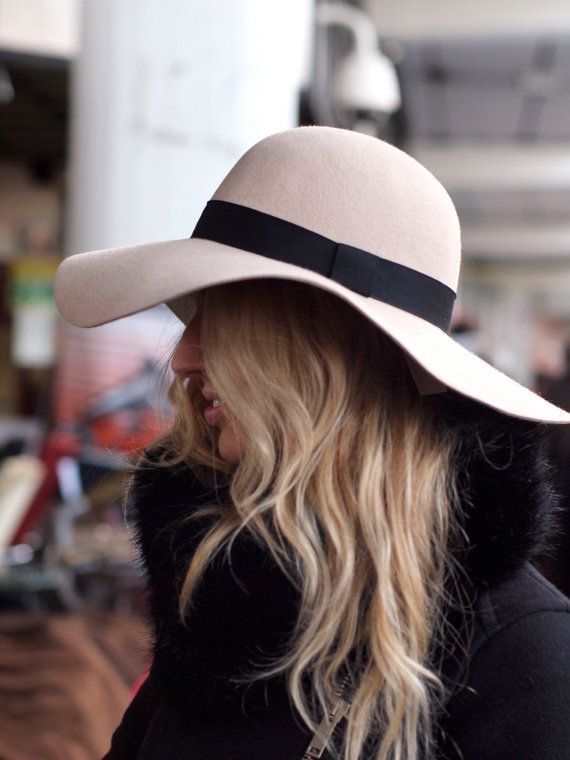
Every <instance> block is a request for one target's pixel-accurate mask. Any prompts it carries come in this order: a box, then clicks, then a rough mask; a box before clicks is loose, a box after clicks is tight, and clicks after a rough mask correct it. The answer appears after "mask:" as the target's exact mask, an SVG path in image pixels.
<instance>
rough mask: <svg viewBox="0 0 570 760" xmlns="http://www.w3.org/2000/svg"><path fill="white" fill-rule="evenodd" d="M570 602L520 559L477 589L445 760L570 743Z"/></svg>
mask: <svg viewBox="0 0 570 760" xmlns="http://www.w3.org/2000/svg"><path fill="white" fill-rule="evenodd" d="M569 651H570V600H569V599H568V598H567V597H566V596H565V595H564V594H562V593H561V592H560V591H559V590H558V589H556V588H555V587H554V586H553V585H552V584H551V583H549V581H547V580H546V579H545V578H544V577H543V576H542V575H541V574H540V572H539V571H538V570H536V568H534V567H533V566H532V565H530V563H525V564H524V565H523V566H522V567H521V568H519V570H517V571H516V572H514V573H512V574H511V575H510V576H508V577H507V578H505V579H504V580H503V581H501V582H500V583H499V584H497V585H496V586H494V587H493V588H490V589H488V590H487V591H485V592H484V593H482V594H481V596H480V598H479V601H478V604H477V610H476V626H475V632H474V639H473V643H472V647H471V656H470V658H469V660H468V665H467V670H466V672H465V675H464V679H463V684H462V687H461V688H460V689H459V691H457V692H456V693H455V695H454V696H453V698H452V699H451V700H450V702H449V704H448V705H447V708H446V715H445V718H444V720H443V721H442V730H443V736H444V743H443V746H444V747H445V751H444V753H443V754H442V757H445V759H446V760H448V759H449V760H451V759H453V760H455V758H462V760H475V758H477V760H491V758H493V759H494V758H497V757H501V758H503V760H515V759H516V760H518V758H521V757H524V758H526V760H542V759H543V758H550V757H552V758H554V757H565V754H564V753H565V752H567V750H568V747H569V746H570V657H569V656H568V653H569Z"/></svg>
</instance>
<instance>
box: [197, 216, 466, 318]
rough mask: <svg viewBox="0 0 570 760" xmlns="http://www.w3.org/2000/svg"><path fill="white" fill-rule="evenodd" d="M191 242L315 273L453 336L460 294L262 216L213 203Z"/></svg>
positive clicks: (398, 266)
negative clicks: (451, 330)
mask: <svg viewBox="0 0 570 760" xmlns="http://www.w3.org/2000/svg"><path fill="white" fill-rule="evenodd" d="M192 237H193V238H205V239H206V240H213V241H216V242H218V243H223V244H224V245H230V246H232V247H234V248H239V249H241V250H243V251H250V252H251V253H257V254H259V255H261V256H267V257H268V258H270V259H275V260H277V261H283V262H285V263H287V264H295V265H296V266H300V267H303V268H304V269H310V270H311V271H312V272H316V273H317V274H321V275H324V276H325V277H329V278H330V279H331V280H334V281H335V282H338V283H339V284H340V285H344V286H345V287H346V288H349V289H350V290H352V291H354V292H355V293H358V294H360V295H362V296H367V297H370V298H376V299H377V300H378V301H384V303H388V304H390V305H391V306H397V307H398V308H399V309H403V310H404V311H407V312H410V314H415V315H416V316H417V317H421V318H422V319H425V320H427V321H428V322H431V323H432V324H433V325H435V326H436V327H439V328H440V329H442V330H444V331H445V332H448V331H449V325H450V322H451V312H452V310H453V304H454V301H455V293H454V292H453V290H452V289H451V288H449V287H447V285H444V284H443V283H442V282H439V281H438V280H435V279H434V278H433V277H429V276H428V275H426V274H423V273H422V272H417V271H416V270H415V269H411V268H410V267H407V266H404V265H403V264H396V263H395V262H393V261H388V260H387V259H382V258H380V257H378V256H376V255H375V254H373V253H369V252H368V251H363V250H362V249H360V248H354V247H353V246H351V245H346V244H344V243H337V242H335V241H334V240H330V239H329V238H327V237H324V236H323V235H319V234H318V233H317V232H312V231H311V230H308V229H306V228H305V227H300V226H299V225H297V224H293V223H292V222H287V221H285V220H284V219H279V218H278V217H276V216H271V214H265V213H264V212H263V211H256V210H255V209H252V208H248V207H247V206H241V205H239V204H237V203H229V202H228V201H209V202H208V204H207V205H206V208H205V209H204V211H203V212H202V216H201V217H200V219H199V220H198V223H197V224H196V227H195V229H194V232H193V233H192Z"/></svg>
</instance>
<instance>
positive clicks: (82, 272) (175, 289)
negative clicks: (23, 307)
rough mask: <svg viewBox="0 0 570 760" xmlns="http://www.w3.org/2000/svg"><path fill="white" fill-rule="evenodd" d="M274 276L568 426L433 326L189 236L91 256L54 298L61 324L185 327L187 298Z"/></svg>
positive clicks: (482, 391)
mask: <svg viewBox="0 0 570 760" xmlns="http://www.w3.org/2000/svg"><path fill="white" fill-rule="evenodd" d="M268 277H276V278H279V279H286V280H293V281H296V282H304V283H308V284H311V285H314V286H316V287H319V288H322V289H323V290H327V291H329V292H331V293H334V294H336V295H337V296H339V297H340V298H342V299H343V300H345V301H347V302H348V303H350V304H351V305H352V306H353V307H354V308H355V309H357V310H358V311H359V312H361V313H362V314H363V315H364V316H365V317H367V318H368V319H369V320H370V321H372V322H373V323H374V324H375V325H376V326H377V327H379V328H380V329H381V330H383V331H384V332H385V333H386V334H387V335H389V336H390V337H391V338H392V339H393V340H394V341H395V342H396V343H397V344H398V345H399V346H400V347H401V348H402V349H403V350H404V351H406V352H407V353H408V354H409V355H410V356H411V357H412V358H413V359H414V360H415V361H416V362H417V363H418V364H419V365H420V366H421V367H422V368H423V369H424V370H425V371H426V372H428V373H429V374H430V375H432V376H433V377H435V378H436V379H437V380H439V381H440V382H441V383H443V384H444V385H446V386H447V387H449V388H451V389H453V390H455V391H457V392H458V393H461V394H463V395H465V396H468V397H469V398H472V399H474V400H476V401H479V402H481V403H483V404H485V405H487V406H489V407H492V408H493V409H496V410H498V411H500V412H503V413H505V414H508V415H510V416H513V417H518V418H521V419H527V420H533V421H539V422H549V423H558V424H564V423H566V424H568V423H570V413H568V412H566V411H564V410H563V409H560V408H559V407H557V406H555V405H554V404H551V403H550V402H548V401H546V400H545V399H543V398H541V397H540V396H539V395H537V394H536V393H534V392H533V391H531V390H529V389H528V388H525V387H524V386H523V385H521V384H520V383H518V382H516V381H515V380H513V379H511V378H510V377H508V376H507V375H505V374H503V373H502V372H500V371H499V370H497V369H495V368H494V367H492V366H491V365H490V364H488V363H487V362H486V361H484V360H483V359H481V358H479V357H478V356H477V355H475V354H473V353H472V352H471V351H469V350H468V349H466V348H464V347H463V346H462V345H461V344H459V343H457V342H456V341H455V340H453V338H451V337H450V336H449V335H447V334H446V333H444V332H443V331H442V330H440V329H439V328H438V327H435V326H434V325H432V324H431V323H429V322H427V321H425V320H423V319H421V318H419V317H416V316H414V315H413V314H410V313H408V312H406V311H403V310H402V309H398V308H396V307H394V306H391V305H389V304H386V303H384V302H382V301H378V300H376V299H374V298H368V297H365V296H360V295H358V294H357V293H354V292H353V291H351V290H349V289H348V288H346V287H344V286H342V285H339V284H338V283H336V282H334V281H333V280H330V279H328V278H327V277H324V276H322V275H319V274H316V273H314V272H311V271H310V270H307V269H304V268H302V267H299V266H295V265H293V264H286V263H284V262H281V261H276V260H274V259H270V258H267V257H265V256H260V255H258V254H255V253H250V252H248V251H242V250H240V249H237V248H233V247H231V246H228V245H223V244H221V243H217V242H214V241H211V240H203V239H200V238H188V239H183V240H170V241H165V242H157V243H147V244H144V245H137V246H128V247H122V248H113V249H108V250H103V251H91V252H88V253H81V254H77V255H75V256H70V257H69V258H67V259H65V260H64V261H63V262H62V263H61V264H60V266H59V268H58V270H57V272H56V276H55V279H54V296H55V300H56V303H57V306H58V308H59V310H60V312H61V314H62V316H63V317H64V319H65V320H66V321H68V322H70V323H71V324H73V325H76V326H78V327H95V326H97V325H102V324H105V323H107V322H112V321H114V320H116V319H120V318H122V317H126V316H129V315H132V314H136V313H138V312H140V311H143V310H145V309H149V308H151V307H153V306H157V305H158V304H161V303H166V304H167V305H168V306H169V307H170V308H171V309H172V311H173V312H174V313H175V314H176V315H177V316H178V317H179V318H180V319H181V320H182V321H185V318H186V314H185V311H184V298H183V296H184V295H187V294H188V293H192V292H196V291H198V290H202V289H204V288H208V287H211V286H212V285H218V284H222V283H226V282H236V281H239V280H250V279H262V278H268Z"/></svg>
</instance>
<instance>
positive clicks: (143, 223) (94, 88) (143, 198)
mask: <svg viewBox="0 0 570 760" xmlns="http://www.w3.org/2000/svg"><path fill="white" fill-rule="evenodd" d="M311 22H312V3H311V0H289V1H288V2H283V1H282V0H262V1H261V2H260V0H208V1H207V2H204V0H164V1H163V2H157V0H84V2H83V18H82V35H81V44H80V54H79V58H78V60H77V63H76V66H75V72H74V84H73V98H72V132H71V172H70V194H69V207H68V213H69V217H68V225H67V233H68V234H67V243H66V249H67V253H75V252H79V251H84V250H93V249H97V248H105V247H111V246H116V245H122V244H129V243H139V242H144V241H151V240H160V239H170V238H178V237H185V236H189V235H190V234H191V232H192V229H193V226H194V224H195V222H196V221H197V219H198V216H199V215H200V213H201V211H202V208H203V207H204V205H205V203H206V201H207V200H208V199H209V197H210V195H211V194H212V192H213V191H214V190H215V188H216V187H217V185H218V184H219V182H220V181H221V180H222V179H223V177H224V175H225V174H226V173H227V171H228V170H229V169H230V168H231V166H232V165H233V164H234V163H235V161H236V160H237V159H238V158H239V156H240V155H241V154H242V153H243V152H244V151H245V150H246V149H247V148H249V147H250V146H251V145H252V144H253V143H255V142H256V141H257V140H259V139H261V138H262V137H264V136H266V135H267V134H270V133H272V132H277V131H280V130H283V129H288V128H290V127H293V126H296V124H297V108H298V93H299V89H300V87H301V85H302V83H303V81H304V79H305V78H306V76H307V71H308V66H307V58H308V55H309V51H308V46H309V41H310V26H311Z"/></svg>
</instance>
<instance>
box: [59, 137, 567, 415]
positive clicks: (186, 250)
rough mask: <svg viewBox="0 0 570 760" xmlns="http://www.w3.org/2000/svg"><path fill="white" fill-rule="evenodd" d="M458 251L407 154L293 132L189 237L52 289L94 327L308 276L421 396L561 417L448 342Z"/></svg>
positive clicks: (455, 227) (250, 159)
mask: <svg viewBox="0 0 570 760" xmlns="http://www.w3.org/2000/svg"><path fill="white" fill-rule="evenodd" d="M460 258H461V242H460V230H459V221H458V218H457V214H456V212H455V208H454V206H453V203H452V202H451V199H450V198H449V196H448V194H447V192H446V191H445V190H444V188H443V187H442V185H441V184H440V183H439V182H438V181H437V180H436V179H435V177H434V176H433V175H432V174H430V172H428V171H427V169H425V168H424V167H423V166H422V165H421V164H419V163H418V162H417V161H416V160H415V159H413V158H411V157H410V156H409V155H407V154H406V153H404V152H403V151H401V150H399V149H398V148H395V147H393V146H392V145H389V144H388V143H386V142H383V141H382V140H378V139H376V138H373V137H369V136H366V135H362V134H359V133H357V132H351V131H349V130H344V129H335V128H331V127H298V128H296V129H291V130H288V131H285V132H280V133H277V134H274V135H271V136H269V137H267V138H265V139H264V140H261V141H260V142H259V143H257V144H256V145H254V146H253V147H252V148H251V149H250V150H248V151H247V152H246V153H245V154H244V155H243V156H242V158H240V160H239V161H238V162H237V163H236V165H235V166H234V167H233V169H232V170H231V171H230V172H229V174H228V175H227V177H226V178H225V179H224V181H223V182H222V184H221V185H220V186H219V187H218V189H217V190H216V192H215V193H214V195H213V197H212V199H211V200H210V201H209V202H208V203H207V205H206V208H205V209H204V212H203V213H202V216H201V217H200V220H199V221H198V224H197V225H196V228H195V230H194V232H193V234H192V236H191V237H190V238H188V239H184V240H169V241H162V242H156V243H147V244H144V245H136V246H128V247H122V248H114V249H110V250H103V251H91V252H88V253H80V254H77V255H74V256H70V257H69V258H67V259H65V260H64V261H63V262H62V263H61V264H60V266H59V268H58V270H57V273H56V276H55V282H54V291H55V299H56V303H57V305H58V307H59V310H60V311H61V314H62V316H63V317H64V318H65V319H66V320H67V321H68V322H70V323H71V324H73V325H77V326H79V327H94V326H95V325H101V324H104V323H106V322H110V321H112V320H115V319H119V318H120V317H125V316H127V315H129V314H135V313H136V312H139V311H142V310H143V309H147V308H149V307H151V306H155V305H157V304H160V303H166V304H167V305H168V306H169V307H170V309H171V310H172V311H173V312H174V313H175V314H176V315H177V316H179V317H180V319H181V320H182V321H185V320H186V319H187V316H188V299H186V298H185V295H187V294H188V293H191V292H194V291H197V290H201V289H203V288H207V287H209V286H212V285H216V284H219V283H223V282H232V281H237V280H246V279H261V278H267V277H277V278H283V279H287V280H295V281H297V282H305V283H310V284H312V285H315V286H316V287H319V288H323V289H324V290H327V291H330V292H331V293H335V294H336V295H338V296H339V297H340V298H342V299H344V300H345V301H347V302H348V303H350V304H351V305H352V306H353V307H354V308H355V309H358V311H359V312H361V313H362V314H363V315H364V316H365V317H367V318H368V319H370V320H371V321H372V322H373V323H374V324H375V325H377V326H378V327H379V328H380V329H382V330H383V331H384V332H385V333H386V334H387V335H389V336H390V337H391V338H392V339H393V340H394V341H395V342H396V343H397V344H399V345H400V346H401V347H402V348H403V349H404V351H405V352H406V354H407V358H408V362H409V365H410V368H411V370H412V373H413V375H414V378H415V380H416V383H417V384H418V387H419V388H420V390H421V391H422V392H424V393H430V392H439V391H444V390H446V388H451V389H453V390H455V391H458V392H459V393H461V394H463V395H465V396H469V397H471V398H473V399H476V400H477V401H480V402H481V403H483V404H486V405H488V406H490V407H493V408H494V409H498V410H499V411H502V412H505V413H506V414H508V415H511V416H513V417H520V418H523V419H529V420H538V421H544V422H553V423H570V414H569V413H568V412H566V411H564V410H562V409H559V408H558V407H556V406H554V405H553V404H550V403H548V402H547V401H545V400H544V399H542V398H541V397H540V396H538V395H537V394H535V393H533V392H532V391H530V390H529V389H527V388H525V387H524V386H522V385H520V384H519V383H517V382H515V381H514V380H512V379H510V378H509V377H507V376H506V375H504V374H503V373H501V372H499V371H498V370H496V369H494V368H493V367H492V366H491V365H489V364H487V363H486V362H485V361H483V360H482V359H480V358H479V357H477V356H476V355H475V354H473V353H471V352H470V351H468V350H467V349H465V348H463V347H462V346H461V345H460V344H458V343H457V342H455V341H454V340H453V339H452V338H451V337H450V336H449V334H448V331H449V323H450V318H451V311H452V308H453V303H454V299H455V294H456V291H457V280H458V275H459V266H460Z"/></svg>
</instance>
